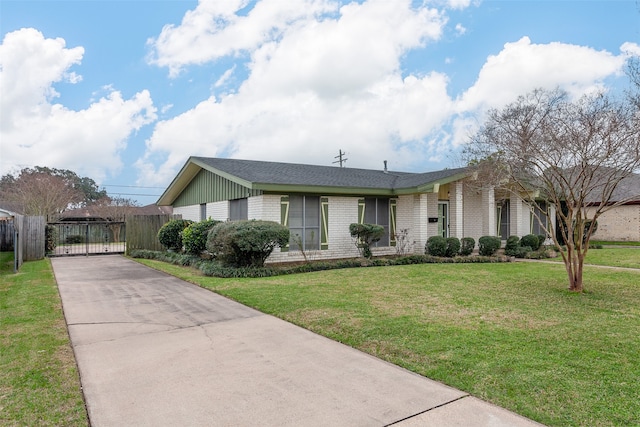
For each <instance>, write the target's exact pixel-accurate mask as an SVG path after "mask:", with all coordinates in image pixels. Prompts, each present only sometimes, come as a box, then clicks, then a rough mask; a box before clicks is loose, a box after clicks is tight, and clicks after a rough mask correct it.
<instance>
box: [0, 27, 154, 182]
mask: <svg viewBox="0 0 640 427" xmlns="http://www.w3.org/2000/svg"><path fill="white" fill-rule="evenodd" d="M83 53H84V50H83V48H82V47H76V48H72V49H67V48H66V47H65V41H64V40H63V39H60V38H57V39H45V38H44V36H43V35H42V33H40V32H39V31H37V30H35V29H21V30H18V31H15V32H12V33H8V34H7V35H6V36H5V37H4V40H3V42H2V45H1V46H0V92H1V93H2V94H3V95H2V97H1V98H0V110H1V111H2V112H3V114H2V121H1V122H0V139H1V140H2V160H1V162H0V169H1V170H2V171H3V173H7V172H10V171H13V170H15V169H17V168H18V169H19V168H21V167H23V166H49V167H57V168H64V169H71V170H73V171H75V172H76V173H79V174H83V175H86V176H90V177H92V178H93V179H95V180H97V181H98V182H99V181H100V180H101V179H102V178H104V177H105V176H106V175H107V174H108V173H114V172H117V171H118V170H119V169H120V168H121V166H122V162H121V160H120V152H121V151H122V150H123V149H124V148H125V147H126V140H127V138H128V137H129V136H130V135H131V133H132V132H134V131H136V130H138V129H140V127H142V126H143V125H145V124H147V123H150V122H151V121H153V120H155V108H154V107H153V102H152V101H151V96H150V94H149V92H148V91H141V92H140V93H137V94H136V95H135V96H134V97H133V98H131V99H129V100H125V99H123V98H122V95H121V94H120V93H119V92H117V91H113V90H111V89H109V93H108V94H107V95H106V96H103V97H101V98H100V99H99V100H98V101H96V102H94V103H92V104H91V105H90V106H89V107H88V108H86V109H84V110H79V111H74V110H70V109H68V108H66V107H65V106H63V105H61V104H56V103H53V102H52V100H53V99H55V98H56V97H57V96H58V94H57V93H56V91H55V90H54V88H53V83H56V82H68V83H77V82H78V81H80V80H79V79H80V76H78V75H77V74H75V73H74V72H70V71H69V69H70V68H71V67H72V66H73V65H76V64H79V63H80V61H81V60H82V55H83Z"/></svg>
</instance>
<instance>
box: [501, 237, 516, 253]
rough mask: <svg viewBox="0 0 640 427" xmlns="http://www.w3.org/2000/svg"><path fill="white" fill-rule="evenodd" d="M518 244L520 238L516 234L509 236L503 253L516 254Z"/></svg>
mask: <svg viewBox="0 0 640 427" xmlns="http://www.w3.org/2000/svg"><path fill="white" fill-rule="evenodd" d="M518 246H520V238H519V237H518V236H509V238H508V239H507V243H506V244H505V246H504V254H505V255H507V256H516V253H517V252H518Z"/></svg>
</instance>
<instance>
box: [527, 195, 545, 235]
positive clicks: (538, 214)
mask: <svg viewBox="0 0 640 427" xmlns="http://www.w3.org/2000/svg"><path fill="white" fill-rule="evenodd" d="M534 209H535V214H534V213H533V212H531V234H536V235H546V234H547V232H546V231H545V228H546V229H547V230H548V229H549V228H548V227H549V217H548V215H547V204H546V203H545V202H538V203H537V204H536V205H534Z"/></svg>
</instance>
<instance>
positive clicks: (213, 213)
mask: <svg viewBox="0 0 640 427" xmlns="http://www.w3.org/2000/svg"><path fill="white" fill-rule="evenodd" d="M207 218H211V219H215V220H216V221H227V220H228V219H229V201H227V200H224V201H221V202H214V203H207Z"/></svg>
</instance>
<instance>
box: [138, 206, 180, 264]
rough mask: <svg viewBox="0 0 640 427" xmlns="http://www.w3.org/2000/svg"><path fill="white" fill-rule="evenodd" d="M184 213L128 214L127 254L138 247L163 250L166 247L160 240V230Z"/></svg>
mask: <svg viewBox="0 0 640 427" xmlns="http://www.w3.org/2000/svg"><path fill="white" fill-rule="evenodd" d="M179 218H182V215H129V216H127V220H126V223H127V249H126V252H125V253H126V254H127V255H130V254H131V251H133V250H136V249H147V250H151V251H163V250H165V249H166V248H165V247H164V246H162V244H161V243H160V241H159V240H158V230H160V227H162V226H163V225H165V224H166V223H167V222H168V221H169V220H171V219H179Z"/></svg>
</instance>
